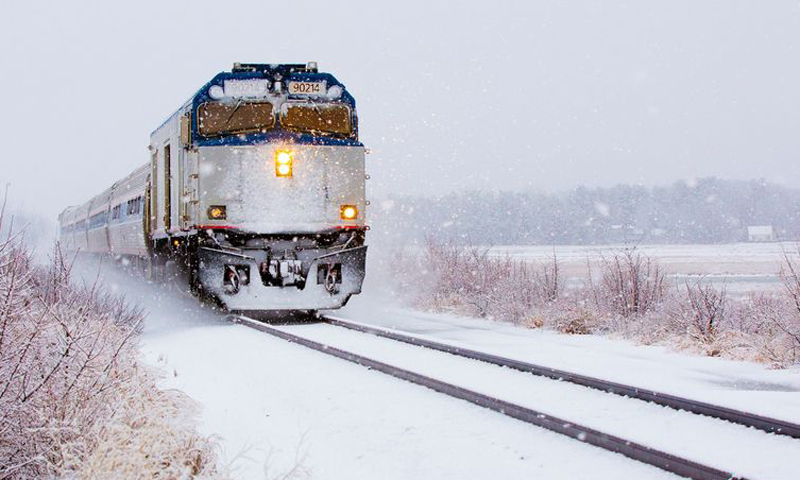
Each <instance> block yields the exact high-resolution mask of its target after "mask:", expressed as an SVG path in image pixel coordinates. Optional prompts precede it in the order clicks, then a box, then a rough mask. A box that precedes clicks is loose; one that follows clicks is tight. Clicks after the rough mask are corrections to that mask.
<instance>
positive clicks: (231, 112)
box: [197, 101, 275, 137]
mask: <svg viewBox="0 0 800 480" xmlns="http://www.w3.org/2000/svg"><path fill="white" fill-rule="evenodd" d="M274 124H275V117H274V116H273V115H272V104H271V103H267V102H260V103H246V102H242V101H240V102H238V103H232V104H228V103H218V102H207V103H204V104H202V105H200V107H198V108H197V129H198V131H199V132H200V135H203V136H206V137H212V136H218V135H227V134H236V133H245V132H254V131H263V130H266V129H268V128H271V127H272V126H273V125H274Z"/></svg>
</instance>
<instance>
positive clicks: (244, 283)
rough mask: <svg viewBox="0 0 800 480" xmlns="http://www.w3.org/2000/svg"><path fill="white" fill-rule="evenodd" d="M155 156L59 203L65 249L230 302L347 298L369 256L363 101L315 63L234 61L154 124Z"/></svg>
mask: <svg viewBox="0 0 800 480" xmlns="http://www.w3.org/2000/svg"><path fill="white" fill-rule="evenodd" d="M148 150H149V157H150V158H149V162H148V163H147V164H145V165H143V166H141V167H140V168H137V169H136V170H135V171H133V172H132V173H130V174H129V175H128V176H126V177H125V178H123V179H121V180H119V181H117V182H115V183H114V184H113V185H111V186H110V187H109V188H107V189H105V190H104V191H102V192H101V193H99V194H98V195H96V196H95V197H93V198H92V199H90V200H89V201H88V202H86V203H84V204H83V205H79V206H74V207H69V208H67V209H65V210H64V211H63V212H62V213H61V214H60V215H59V237H60V242H61V245H62V248H63V249H65V250H66V251H72V252H78V253H81V254H93V255H110V256H112V257H114V258H115V259H118V260H121V261H123V262H124V263H126V264H133V265H135V266H139V267H140V268H142V269H143V270H144V271H145V272H147V275H148V276H149V277H150V278H153V279H157V280H162V281H169V282H177V281H181V282H185V284H186V285H188V287H189V288H190V289H191V291H192V292H193V293H195V294H197V295H202V296H205V297H209V298H213V299H215V301H217V302H218V303H219V304H220V305H221V306H223V307H224V308H226V309H228V310H233V311H280V310H292V311H296V310H307V311H313V310H317V309H333V308H339V307H341V306H343V305H344V304H345V303H347V301H348V299H349V298H350V297H351V296H352V295H354V294H357V293H360V291H361V285H362V283H363V280H364V275H365V272H366V270H365V268H366V253H367V245H366V244H365V236H366V235H365V234H366V231H367V230H368V228H369V227H368V226H367V225H366V223H365V212H366V207H367V205H368V202H367V201H366V199H365V180H366V179H367V178H368V176H367V175H366V174H365V161H364V160H365V154H366V149H365V148H364V145H363V144H362V143H361V142H360V141H359V138H358V116H357V115H356V102H355V99H354V98H353V97H352V96H351V95H350V93H349V92H348V91H347V89H346V88H345V86H344V85H343V84H342V83H341V82H339V81H338V80H337V79H336V78H335V77H334V76H333V75H331V74H330V73H324V72H320V71H319V70H318V68H317V65H316V63H315V62H309V63H308V64H238V63H237V64H234V66H233V68H232V70H231V71H230V72H222V73H219V74H217V75H216V76H215V77H214V78H212V79H211V81H209V82H208V83H206V84H205V85H204V86H203V87H202V88H200V89H199V90H198V91H197V92H196V93H195V94H194V95H192V97H191V98H190V99H189V100H188V101H187V102H186V103H184V104H183V105H181V107H180V108H178V110H177V111H175V113H173V114H172V115H171V116H170V117H169V118H168V119H167V120H166V121H165V122H164V123H163V124H162V125H161V126H160V127H158V128H157V129H156V130H155V131H153V133H152V134H151V135H150V144H149V146H148Z"/></svg>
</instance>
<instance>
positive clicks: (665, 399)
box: [228, 315, 800, 480]
mask: <svg viewBox="0 0 800 480" xmlns="http://www.w3.org/2000/svg"><path fill="white" fill-rule="evenodd" d="M228 318H229V319H230V320H231V321H233V322H236V323H240V324H243V325H245V326H248V327H250V328H254V329H256V330H259V331H262V332H265V333H268V334H270V335H273V336H275V337H278V338H281V339H284V340H287V341H289V342H292V343H297V344H299V345H302V346H305V347H308V348H311V349H313V350H317V351H319V352H322V353H325V354H328V355H331V356H334V357H337V358H340V359H343V360H347V361H349V362H353V363H356V364H358V365H362V366H364V367H367V368H370V369H373V370H377V371H380V372H382V373H385V374H387V375H391V376H393V377H396V378H400V379H402V380H406V381H408V382H411V383H415V384H417V385H422V386H425V387H428V388H430V389H432V390H435V391H437V392H440V393H443V394H446V395H449V396H452V397H455V398H459V399H462V400H465V401H468V402H470V403H473V404H475V405H478V406H481V407H484V408H488V409H490V410H494V411H496V412H499V413H502V414H504V415H506V416H509V417H512V418H515V419H518V420H521V421H524V422H526V423H529V424H532V425H536V426H539V427H542V428H545V429H547V430H550V431H553V432H556V433H559V434H562V435H565V436H568V437H570V438H574V439H577V440H579V441H581V442H584V443H588V444H590V445H594V446H596V447H599V448H602V449H605V450H608V451H612V452H616V453H619V454H621V455H624V456H626V457H628V458H630V459H633V460H637V461H640V462H643V463H646V464H648V465H652V466H655V467H657V468H660V469H662V470H665V471H667V472H670V473H674V474H677V475H680V476H683V477H687V478H692V479H695V480H718V479H719V480H722V479H728V480H731V479H742V480H745V479H744V477H741V476H737V475H736V474H735V473H733V472H726V471H723V470H719V469H717V468H713V467H709V466H707V465H703V464H700V463H698V462H695V461H692V460H688V459H685V458H682V457H679V456H676V455H673V454H670V453H668V452H664V451H661V450H658V449H655V448H651V447H648V446H646V445H642V444H640V443H637V442H633V441H630V440H627V439H625V438H621V437H618V436H615V435H611V434H608V433H605V432H602V431H599V430H597V429H593V428H590V427H587V426H584V425H580V424H577V423H575V422H572V421H570V420H566V419H562V418H558V417H555V416H552V415H549V414H545V413H543V412H540V411H537V410H533V409H531V408H527V407H524V406H521V405H517V404H514V403H511V402H508V401H505V400H502V399H499V398H496V397H493V396H491V395H486V394H483V393H479V392H476V391H473V390H470V389H467V388H464V387H461V386H458V385H454V384H451V383H448V382H445V381H442V380H439V379H436V378H432V377H429V376H425V375H422V374H420V373H416V372H413V371H410V370H406V369H403V368H400V367H397V366H394V365H390V364H388V363H384V362H381V361H380V360H376V359H373V358H368V357H366V356H363V355H359V354H356V353H353V352H349V351H347V350H343V349H340V348H337V347H334V346H331V345H326V344H324V343H321V342H318V341H315V340H311V339H309V338H305V337H303V336H300V335H295V334H294V333H290V332H287V331H285V330H283V329H280V328H276V327H274V326H271V325H268V324H265V323H262V322H260V321H258V320H254V319H251V318H248V317H244V316H239V315H230V316H229V317H228ZM321 319H322V321H324V322H326V323H328V324H330V325H334V326H338V327H343V328H346V329H349V330H355V331H359V332H362V333H366V334H371V335H375V336H379V337H382V338H386V339H390V340H394V341H398V342H402V343H406V344H410V345H415V346H420V347H424V348H428V349H432V350H436V351H439V352H443V353H447V354H451V355H455V356H459V357H464V358H468V359H472V360H477V361H481V362H486V363H490V364H493V365H498V366H503V367H508V368H511V369H514V370H518V371H522V372H526V373H530V374H533V375H537V376H542V377H546V378H550V379H555V380H560V381H565V382H569V383H574V384H577V385H580V386H583V387H588V388H592V389H596V390H601V391H604V392H609V393H614V394H617V395H621V396H625V397H630V398H634V399H638V400H642V401H646V402H652V403H656V404H659V405H663V406H666V407H669V408H673V409H678V410H685V411H688V412H691V413H695V414H699V415H706V416H709V417H713V418H717V419H722V420H725V421H729V422H732V423H736V424H740V425H744V426H748V427H752V428H757V429H759V430H763V431H766V432H770V433H776V434H781V435H787V436H790V437H794V438H800V426H798V425H795V424H791V423H789V422H784V421H780V420H776V419H771V418H767V417H762V416H758V415H753V414H750V413H747V412H739V411H737V410H733V409H728V408H724V407H718V406H715V405H710V404H707V403H703V402H697V401H694V400H690V399H685V398H681V397H677V396H674V395H667V394H662V393H659V392H655V391H651V390H646V389H639V388H636V387H632V386H629V385H623V384H619V383H614V382H607V381H605V380H601V379H597V378H593V377H587V376H583V375H578V374H574V373H571V372H566V371H561V370H557V369H552V368H549V367H543V366H540V365H534V364H530V363H526V362H520V361H517V360H512V359H508V358H504V357H499V356H496V355H491V354H487V353H483V352H479V351H475V350H469V349H465V348H461V347H456V346H453V345H448V344H445V343H440V342H435V341H431V340H427V339H422V338H419V337H415V336H411V335H406V334H403V333H400V332H397V331H394V330H389V329H384V328H378V327H373V326H369V325H364V324H361V323H357V322H352V321H349V320H346V319H342V318H339V317H335V316H323V317H321Z"/></svg>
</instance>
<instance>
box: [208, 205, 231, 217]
mask: <svg viewBox="0 0 800 480" xmlns="http://www.w3.org/2000/svg"><path fill="white" fill-rule="evenodd" d="M227 216H228V211H227V208H225V205H211V206H210V207H208V218H209V219H211V220H225V218H227Z"/></svg>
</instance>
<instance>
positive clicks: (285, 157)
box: [275, 150, 294, 177]
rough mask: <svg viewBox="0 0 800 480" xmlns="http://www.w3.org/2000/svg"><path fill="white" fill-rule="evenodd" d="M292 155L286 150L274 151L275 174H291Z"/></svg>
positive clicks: (289, 175)
mask: <svg viewBox="0 0 800 480" xmlns="http://www.w3.org/2000/svg"><path fill="white" fill-rule="evenodd" d="M293 157H294V154H293V153H292V152H290V151H288V150H278V151H276V152H275V176H278V177H291V176H292V160H293Z"/></svg>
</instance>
